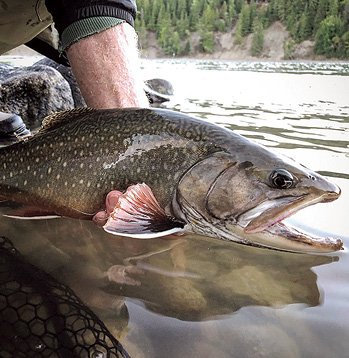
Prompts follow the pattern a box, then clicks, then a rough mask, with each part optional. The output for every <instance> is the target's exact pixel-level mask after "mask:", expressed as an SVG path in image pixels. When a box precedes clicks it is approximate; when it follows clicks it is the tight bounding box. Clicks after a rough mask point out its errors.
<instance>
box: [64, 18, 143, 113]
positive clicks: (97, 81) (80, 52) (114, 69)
mask: <svg viewBox="0 0 349 358" xmlns="http://www.w3.org/2000/svg"><path fill="white" fill-rule="evenodd" d="M67 56H68V59H69V62H70V64H71V67H72V70H73V73H74V75H75V77H76V80H77V82H78V84H79V87H80V90H81V93H82V95H83V97H84V99H85V101H86V103H87V105H88V106H90V107H94V108H114V107H147V106H148V100H147V98H146V95H145V92H144V90H143V81H142V77H141V73H140V64H139V56H138V49H137V36H136V33H135V31H134V29H133V27H132V26H130V25H129V24H128V23H126V22H124V23H122V24H120V25H117V26H114V27H111V28H109V29H107V30H104V31H102V32H99V33H96V34H94V35H91V36H88V37H86V38H83V39H81V40H79V41H77V42H75V43H73V44H72V45H71V46H70V47H69V48H68V50H67Z"/></svg>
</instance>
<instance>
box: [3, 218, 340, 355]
mask: <svg viewBox="0 0 349 358" xmlns="http://www.w3.org/2000/svg"><path fill="white" fill-rule="evenodd" d="M24 232H25V233H26V235H25V239H24V238H23V236H22V235H19V233H24ZM2 233H3V234H4V235H5V236H7V237H11V238H14V239H13V242H14V244H15V246H17V248H18V249H19V250H20V251H22V252H25V254H26V257H27V259H28V260H29V261H30V262H31V263H33V264H35V265H36V266H38V267H39V268H41V269H43V270H44V271H46V272H49V273H50V275H52V276H53V277H55V278H56V279H58V280H59V281H60V282H61V283H62V284H65V285H67V286H69V287H73V288H74V291H75V293H76V294H77V295H78V297H79V298H80V299H81V300H82V301H83V302H84V303H85V304H87V305H88V306H89V307H90V308H92V310H93V311H94V312H95V313H96V314H97V316H98V317H100V318H101V319H102V320H103V322H104V323H105V324H106V326H107V329H108V330H109V331H110V332H111V333H112V334H113V335H114V337H117V338H121V340H122V338H124V339H125V338H126V342H127V338H128V337H127V336H126V337H125V334H127V333H126V332H127V330H128V329H129V328H127V327H128V326H129V325H132V326H134V325H137V324H139V326H138V327H137V326H136V327H133V330H132V331H131V332H130V333H131V337H132V334H134V332H139V334H140V335H142V334H143V333H140V332H143V327H142V323H137V320H138V319H139V316H137V317H136V320H135V321H131V322H130V316H131V319H132V317H133V314H134V311H138V310H140V309H142V310H144V309H145V310H146V311H148V313H147V315H148V314H150V316H151V317H152V316H154V317H160V316H161V317H164V316H166V317H168V318H169V319H170V321H172V324H173V319H175V321H174V322H177V320H180V321H187V322H188V321H189V322H190V321H194V322H202V321H209V322H210V324H208V325H205V327H206V326H207V327H210V325H214V324H213V322H216V321H217V320H218V322H219V321H222V322H224V321H225V319H227V318H229V317H230V316H231V315H232V314H233V313H234V312H237V311H238V310H241V309H242V308H244V307H249V306H252V307H257V306H263V307H274V308H278V307H279V308H280V307H283V306H285V305H289V304H296V303H298V304H302V305H303V306H305V307H312V306H317V305H319V304H321V302H322V299H323V298H322V297H321V294H320V291H319V288H318V286H317V282H316V280H317V275H316V274H315V273H314V271H313V270H312V268H313V267H315V266H320V265H324V264H329V263H331V262H334V261H337V257H331V256H315V255H300V254H288V253H282V252H278V251H272V250H263V249H258V248H252V247H247V246H243V245H239V244H234V243H227V242H223V241H219V240H212V239H208V238H204V237H199V236H194V235H187V236H184V237H181V238H172V239H157V240H134V239H126V238H116V237H114V236H111V235H106V234H105V233H104V231H102V230H101V229H99V228H97V227H95V226H94V225H93V224H92V223H90V222H82V221H77V220H70V219H57V220H50V221H43V220H42V221H36V222H30V221H24V220H13V219H9V218H4V219H3V220H2ZM130 300H131V301H130ZM154 314H155V315H154ZM162 320H163V318H162ZM164 322H165V321H163V324H164ZM182 324H183V323H179V326H181V325H182ZM215 324H217V323H215ZM197 325H199V326H200V324H199V323H197ZM193 326H195V324H194V325H193ZM196 329H198V327H196ZM205 329H207V330H208V332H207V334H208V333H209V332H210V328H205ZM152 330H154V328H153V329H152ZM199 331H200V336H201V335H203V336H205V334H206V333H205V332H204V331H203V332H201V329H200V330H199ZM158 333H160V332H158ZM153 334H154V332H153ZM284 334H286V333H284ZM145 336H147V332H145ZM166 339H167V340H171V338H170V337H167V338H166ZM195 339H196V340H197V339H198V338H195ZM211 343H212V344H215V343H214V341H212V342H211ZM227 343H228V342H227ZM138 344H139V345H140V346H142V344H144V342H143V338H142V337H138V338H137V341H135V342H132V344H131V342H129V344H127V343H126V344H125V346H126V348H127V349H128V351H129V352H130V353H132V352H135V351H137V347H134V346H133V345H136V346H137V345H138ZM147 344H148V345H155V346H152V347H151V349H152V351H153V352H156V351H159V352H162V353H161V354H159V356H162V354H165V350H164V347H161V346H160V347H158V346H157V344H156V341H155V342H148V343H147ZM183 353H184V352H183ZM140 356H142V355H140ZM145 356H148V355H145ZM150 356H152V355H150ZM173 356H176V355H173ZM198 356H199V355H198Z"/></svg>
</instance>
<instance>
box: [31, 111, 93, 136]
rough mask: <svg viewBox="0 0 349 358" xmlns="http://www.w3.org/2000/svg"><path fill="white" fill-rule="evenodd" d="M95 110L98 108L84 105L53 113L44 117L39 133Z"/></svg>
mask: <svg viewBox="0 0 349 358" xmlns="http://www.w3.org/2000/svg"><path fill="white" fill-rule="evenodd" d="M95 110H96V109H94V108H90V107H84V108H74V109H70V110H67V111H62V112H57V113H53V114H51V115H49V116H47V117H45V118H44V119H43V121H42V125H41V128H40V129H39V131H38V132H37V134H42V133H45V132H47V131H50V130H52V129H55V128H58V127H60V126H61V125H62V124H64V123H66V122H70V121H72V120H76V119H78V118H80V116H82V115H84V114H86V113H90V112H92V111H95Z"/></svg>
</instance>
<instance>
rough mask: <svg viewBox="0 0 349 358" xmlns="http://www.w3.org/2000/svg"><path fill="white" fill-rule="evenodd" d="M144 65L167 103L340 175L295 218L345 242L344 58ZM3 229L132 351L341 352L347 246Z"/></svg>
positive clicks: (87, 229)
mask: <svg viewBox="0 0 349 358" xmlns="http://www.w3.org/2000/svg"><path fill="white" fill-rule="evenodd" d="M143 71H144V75H145V77H146V78H154V77H160V78H165V79H167V80H169V81H170V82H171V83H172V85H173V87H174V89H175V95H174V96H173V98H172V99H171V101H170V102H169V103H167V104H166V105H164V106H165V107H166V108H170V109H175V110H179V111H182V112H185V113H189V114H192V115H195V116H197V117H200V118H203V119H205V120H208V121H212V122H215V123H217V124H218V125H221V126H225V127H227V128H230V129H232V130H234V131H237V132H238V133H240V134H242V135H244V136H246V137H248V138H250V139H252V140H255V141H257V142H259V143H262V144H264V145H266V146H268V147H270V148H272V149H273V150H276V151H278V152H280V153H283V154H285V155H287V156H289V157H292V158H294V159H295V160H297V161H298V162H301V163H302V164H304V165H306V166H307V167H310V168H311V169H314V170H316V171H318V172H320V173H322V174H324V175H326V176H328V177H329V178H330V179H331V180H332V181H333V182H335V183H337V184H338V185H339V186H340V187H341V189H342V195H341V197H340V198H339V199H338V200H337V201H335V202H332V203H327V204H318V205H315V206H314V207H310V208H307V209H304V210H303V211H301V212H299V213H297V214H296V215H295V216H294V217H293V218H292V219H290V220H291V221H292V222H293V223H296V224H297V225H298V226H301V227H303V228H305V229H307V230H308V231H310V232H314V233H321V234H323V235H324V234H328V235H330V236H335V237H340V238H342V239H343V241H344V246H345V247H346V248H348V247H349V221H348V209H349V95H348V94H349V77H348V76H349V64H345V63H340V64H338V63H269V62H264V63H263V62H262V63H250V62H246V63H244V62H242V63H237V62H218V61H212V62H211V61H175V60H173V61H171V60H163V61H161V60H157V61H154V60H144V61H143ZM0 230H1V231H0V235H4V236H6V237H8V238H10V239H11V240H12V242H13V243H14V245H15V246H16V247H17V248H18V250H19V251H20V252H22V254H23V255H24V256H25V257H26V259H27V260H28V261H29V262H31V263H32V264H34V265H36V266H37V267H39V268H41V269H43V270H44V271H46V272H48V273H49V274H51V275H52V276H53V277H55V278H56V279H58V280H59V281H60V282H62V283H63V284H65V285H67V286H69V287H71V288H72V289H73V290H74V291H75V293H76V294H77V296H79V297H80V298H81V299H82V301H83V302H84V303H85V304H86V305H87V306H88V307H90V308H91V309H92V310H93V311H94V312H95V313H96V314H97V316H98V317H99V318H100V319H101V320H102V321H103V322H104V323H105V325H106V326H107V328H108V329H109V330H110V332H112V333H113V334H114V335H115V337H117V338H118V339H119V340H120V341H121V342H122V344H123V345H124V347H125V348H126V350H127V351H128V352H129V354H130V355H131V356H132V357H146V358H162V357H167V358H177V357H191V358H198V357H200V358H201V357H217V358H229V357H290V358H291V357H292V358H297V357H317V358H319V357H324V358H325V357H347V356H348V351H349V340H348V332H349V255H348V250H347V249H345V250H343V251H341V252H338V253H334V254H329V255H306V254H294V253H286V252H278V251H273V250H268V249H260V248H254V247H248V246H244V245H240V244H234V243H227V242H223V241H219V240H216V239H210V238H205V237H199V236H195V235H187V236H183V237H181V238H177V239H175V240H173V239H154V240H136V239H127V238H116V237H113V236H109V235H107V234H105V233H104V232H103V231H102V230H100V229H98V228H96V227H95V226H94V225H93V224H92V223H89V222H82V221H77V220H71V219H56V220H40V221H25V222H24V221H19V220H14V219H10V218H1V221H0ZM0 355H1V354H0ZM96 357H97V355H96Z"/></svg>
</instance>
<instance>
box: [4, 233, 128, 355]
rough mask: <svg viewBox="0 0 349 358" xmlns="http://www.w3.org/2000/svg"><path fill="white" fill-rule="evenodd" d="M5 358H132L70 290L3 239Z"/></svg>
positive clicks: (7, 240)
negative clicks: (30, 357)
mask: <svg viewBox="0 0 349 358" xmlns="http://www.w3.org/2000/svg"><path fill="white" fill-rule="evenodd" d="M0 331H1V334H0V347H1V348H0V355H1V357H29V356H33V355H34V356H37V357H38V356H40V357H92V356H95V357H97V356H99V357H106V356H108V357H116V358H127V357H129V355H128V354H127V353H126V351H125V350H124V349H123V347H122V346H121V344H120V343H119V342H118V341H117V339H116V338H115V337H114V336H113V335H111V334H110V332H109V331H108V330H107V328H106V327H105V325H104V324H103V322H102V321H100V320H99V318H98V317H97V316H96V315H95V314H94V313H93V312H92V311H91V310H90V309H89V308H87V307H86V306H84V304H83V303H82V302H81V300H80V299H79V298H78V297H77V296H76V295H75V294H74V292H73V291H72V290H71V289H70V288H69V287H67V286H65V285H63V284H61V283H59V282H57V281H56V280H55V279H53V278H52V277H51V276H50V275H48V274H47V273H45V272H43V271H42V270H40V269H38V268H37V267H35V266H33V265H31V264H30V263H28V262H27V261H26V260H25V259H24V258H23V257H22V256H21V255H20V253H19V252H18V251H17V250H16V249H15V247H14V246H13V245H12V243H11V241H10V240H9V239H7V238H5V237H0Z"/></svg>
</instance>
